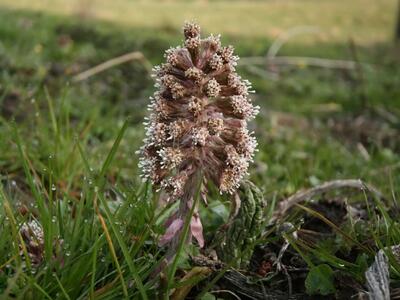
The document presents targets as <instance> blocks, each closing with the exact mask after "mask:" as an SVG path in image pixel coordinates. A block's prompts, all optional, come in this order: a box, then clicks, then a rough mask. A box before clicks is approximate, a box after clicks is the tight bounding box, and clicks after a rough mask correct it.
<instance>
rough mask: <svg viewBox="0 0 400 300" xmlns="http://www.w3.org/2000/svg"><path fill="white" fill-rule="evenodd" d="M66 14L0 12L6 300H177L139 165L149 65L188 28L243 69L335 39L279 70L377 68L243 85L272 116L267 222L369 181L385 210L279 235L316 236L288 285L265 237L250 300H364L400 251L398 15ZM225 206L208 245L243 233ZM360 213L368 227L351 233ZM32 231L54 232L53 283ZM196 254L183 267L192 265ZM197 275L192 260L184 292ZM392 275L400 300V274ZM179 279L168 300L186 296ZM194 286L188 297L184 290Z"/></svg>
mask: <svg viewBox="0 0 400 300" xmlns="http://www.w3.org/2000/svg"><path fill="white" fill-rule="evenodd" d="M56 2H57V3H55V2H54V1H51V4H50V2H49V1H48V2H46V1H35V2H34V3H31V2H28V1H18V2H16V1H8V0H3V1H1V2H0V103H1V112H0V173H1V181H2V192H1V195H0V201H1V202H2V209H1V210H0V295H1V296H2V297H4V298H19V299H40V298H43V299H45V298H47V299H64V298H66V299H83V298H87V297H88V296H90V297H92V298H96V299H100V298H101V299H119V298H121V296H123V295H125V296H128V297H130V298H134V299H135V298H139V299H140V298H144V294H145V293H147V294H148V295H149V297H150V298H152V295H154V294H155V293H156V291H157V290H162V288H160V286H158V285H157V284H158V283H157V281H156V280H152V279H151V276H150V274H151V272H152V271H153V270H154V268H155V267H156V266H157V264H158V263H159V262H160V261H162V256H163V254H164V252H163V249H159V248H158V247H157V244H156V241H157V238H158V237H159V235H160V234H161V233H162V232H163V227H162V226H161V225H162V221H163V218H159V215H158V214H159V211H157V210H156V209H155V200H156V198H157V197H156V196H154V195H153V194H152V191H151V187H149V186H147V185H143V184H142V183H141V181H140V180H139V177H138V170H137V166H136V165H137V160H138V158H137V156H136V155H135V151H136V150H137V149H138V148H139V146H140V144H141V139H142V138H143V125H142V121H143V118H144V116H145V115H146V110H145V107H146V105H147V103H148V97H149V96H150V95H151V94H152V92H153V81H152V79H151V78H150V76H149V72H148V63H149V64H152V65H154V64H158V63H160V62H161V61H162V59H163V58H162V54H163V51H164V50H165V49H167V48H169V46H170V45H176V44H178V43H180V41H181V39H182V38H181V35H180V29H179V27H180V25H181V23H182V22H183V20H184V19H185V18H192V17H195V18H196V19H197V20H198V21H199V23H200V24H201V25H202V26H203V28H204V31H207V32H215V33H216V32H221V33H223V34H224V35H223V42H224V43H232V44H234V45H235V47H236V49H237V52H238V54H239V55H241V56H242V57H255V56H263V55H265V53H267V51H268V49H269V47H270V45H271V43H272V42H273V41H274V39H275V38H276V37H277V35H278V34H279V33H282V32H283V31H285V30H286V29H288V28H291V27H292V26H304V25H307V26H308V25H311V26H317V27H319V28H320V29H321V30H322V31H321V32H320V33H317V34H303V35H300V36H298V37H295V38H293V40H289V41H288V42H287V43H286V44H285V45H284V46H283V47H282V48H281V49H280V51H279V53H278V55H284V56H298V57H306V56H312V57H322V58H330V59H344V60H352V61H354V60H355V61H358V62H362V63H363V64H357V65H356V69H355V70H342V69H327V68H317V67H307V66H306V61H305V60H303V61H302V60H300V61H298V62H297V63H296V64H295V65H291V66H286V65H285V66H277V65H275V66H270V67H269V69H268V72H265V68H263V67H262V66H261V67H260V66H258V67H257V68H254V66H253V65H250V64H249V60H247V62H246V60H243V61H244V63H243V65H241V66H240V67H239V73H241V74H242V75H243V76H244V77H247V78H249V79H250V80H251V81H252V82H253V83H254V87H255V90H256V91H257V94H256V95H255V102H256V103H257V104H258V105H260V106H261V108H262V110H261V113H260V116H259V117H258V119H257V120H256V122H255V124H254V125H253V127H254V130H255V132H256V136H257V137H258V140H259V144H260V146H259V149H260V150H259V152H258V154H257V156H256V159H255V163H254V165H253V167H252V169H251V171H250V174H251V176H250V179H251V180H252V181H253V182H255V183H256V184H257V186H259V187H260V188H261V189H262V190H263V194H264V197H265V199H267V201H268V205H267V209H266V212H265V213H266V216H265V220H266V221H268V219H267V216H268V211H269V209H271V210H272V209H273V208H274V203H275V202H279V201H281V200H283V199H284V198H286V197H288V196H290V195H292V194H293V193H295V192H296V191H299V190H301V189H306V188H311V187H315V186H318V185H319V184H321V183H323V182H325V181H329V180H333V179H348V178H355V179H358V178H360V179H362V180H363V181H364V182H366V183H368V184H369V185H371V186H374V187H375V188H376V189H378V190H379V191H380V192H381V193H382V194H383V195H384V197H383V198H382V197H376V194H374V195H375V196H371V194H369V193H366V192H364V191H362V190H359V189H342V190H334V191H331V192H326V193H323V194H322V195H317V196H315V197H313V200H316V201H315V202H313V203H312V204H307V205H308V207H310V208H311V209H312V211H313V212H315V211H317V212H319V213H320V214H313V213H311V212H308V213H306V212H305V210H304V209H299V208H297V209H296V210H294V211H290V213H288V214H286V215H285V216H283V217H282V219H279V220H278V223H282V222H284V221H290V222H291V223H292V224H293V225H294V226H295V228H301V229H300V230H299V232H298V234H299V239H298V240H297V242H296V241H293V240H290V241H291V242H292V246H290V247H289V249H288V253H287V254H286V256H284V260H283V263H284V265H286V266H288V268H289V276H285V275H284V272H277V273H275V270H276V266H273V262H274V258H271V256H274V255H275V256H277V254H278V252H279V250H280V248H281V246H282V244H283V243H284V239H283V238H282V236H284V235H283V234H282V233H280V234H279V232H281V231H279V230H276V226H275V225H276V224H275V223H274V224H272V225H271V224H265V225H264V227H263V229H262V232H263V234H262V236H261V237H260V236H258V239H257V241H256V244H257V247H256V248H255V249H256V250H255V255H254V257H253V259H252V262H251V264H250V265H251V266H250V267H248V266H243V265H242V266H239V267H240V268H239V269H238V270H239V271H240V272H241V273H240V274H245V275H246V276H248V280H245V281H246V282H253V283H254V284H252V285H245V284H244V283H243V282H241V283H240V280H239V283H240V288H242V289H244V286H246V287H247V288H249V289H250V290H251V291H253V292H254V293H256V292H257V293H258V292H259V293H261V295H263V294H262V290H263V289H262V286H264V290H268V291H270V290H272V291H277V292H280V291H283V292H287V284H288V280H289V279H288V278H291V280H290V282H292V289H293V291H292V292H293V295H296V294H297V295H304V293H306V292H308V293H309V294H310V293H314V292H315V293H327V294H329V295H330V296H331V297H335V296H336V297H337V298H340V297H342V298H343V297H344V298H346V297H348V295H354V294H355V293H357V291H358V290H363V289H365V286H364V284H365V280H364V272H365V270H366V268H367V267H368V265H370V264H371V263H372V261H373V258H374V255H375V253H376V252H377V250H378V249H379V248H383V247H385V246H390V245H395V244H399V243H400V229H399V224H398V222H397V220H398V219H399V210H398V208H397V205H398V204H396V203H398V199H399V197H400V195H399V193H400V189H399V184H400V155H399V150H400V89H399V86H400V65H399V56H398V51H399V50H398V49H396V48H395V47H394V46H393V45H392V43H391V32H392V29H393V26H394V16H392V14H394V11H395V1H389V0H385V1H362V0H358V1H351V2H349V1H335V2H333V1H287V2H285V4H282V3H281V2H277V1H276V2H275V1H270V2H266V3H263V2H254V3H251V4H248V3H244V2H242V1H235V2H232V3H229V4H228V3H227V2H217V3H210V4H206V3H201V4H200V3H197V2H195V3H185V4H182V3H178V2H162V3H158V4H147V2H140V3H136V2H133V1H132V2H130V1H122V0H119V1H112V2H108V1H93V2H92V1H87V2H85V3H86V4H85V5H77V4H76V3H74V4H71V3H70V2H66V1H64V2H63V1H56ZM67 3H68V4H67ZM111 3H112V4H111ZM328 12H329V13H328ZM175 16H179V17H175ZM238 20H239V21H238ZM131 51H140V52H141V53H143V55H144V56H145V57H146V59H147V60H148V63H142V62H131V63H126V64H123V65H121V66H118V67H114V68H111V69H109V70H107V71H105V72H103V73H100V74H98V75H95V76H93V77H91V78H89V79H87V80H84V81H81V82H74V81H73V80H72V77H73V75H75V74H78V73H80V72H82V71H84V70H86V69H88V68H90V67H92V66H95V65H97V64H99V63H101V62H103V61H106V60H108V59H110V58H113V57H116V56H119V55H122V54H125V53H128V52H131ZM260 70H261V71H260ZM153 196H154V197H153ZM210 199H212V200H213V201H211V203H210V205H209V207H208V208H204V209H203V210H202V212H201V213H202V217H203V219H204V224H206V225H205V232H206V237H207V244H208V245H211V244H212V240H213V237H214V233H215V229H216V228H218V227H219V226H220V225H221V224H223V223H224V222H225V221H226V219H227V216H228V205H227V202H228V200H227V199H225V198H222V199H221V198H220V197H219V195H218V194H217V193H215V194H214V193H213V194H212V195H211V197H210ZM317 200H320V201H317ZM221 202H222V203H223V204H225V205H221ZM303 204H304V203H303ZM374 208H375V209H374ZM355 210H356V212H357V213H358V214H359V215H354V214H352V217H351V218H349V217H348V212H349V211H352V212H353V213H354V211H355ZM321 214H322V215H324V216H325V217H327V218H328V219H329V220H331V221H332V222H333V223H334V224H335V225H336V227H335V226H333V225H332V223H329V222H327V221H326V219H323V218H322V217H321ZM360 215H362V216H361V217H360ZM32 217H34V218H36V219H37V220H39V222H40V224H41V226H42V227H43V229H44V238H45V243H44V245H43V247H42V248H43V249H39V250H40V251H38V253H39V254H38V255H37V259H38V261H39V262H40V263H39V264H38V265H39V266H36V265H35V264H34V260H32V265H31V264H29V263H27V262H25V261H26V259H25V256H26V255H27V252H29V250H32V249H29V247H28V249H24V248H23V247H22V249H21V246H19V245H20V244H21V239H23V238H24V237H23V236H19V235H18V230H19V229H20V227H21V224H22V223H24V222H25V221H27V220H30V219H32ZM164 218H165V217H164ZM39 248H40V247H39ZM36 250H38V249H36ZM198 251H199V250H198V249H197V248H196V247H192V248H188V249H185V253H186V254H187V253H191V254H198ZM21 253H22V256H21ZM203 254H208V253H203ZM272 254H274V255H272ZM194 264H195V263H193V262H192V261H190V260H188V257H187V255H183V256H182V259H181V261H180V262H179V268H178V272H177V273H176V276H177V277H176V278H179V277H180V276H183V275H184V272H185V271H188V270H190V269H192V268H193V266H194ZM392 264H393V268H392V269H391V276H392V289H394V291H396V288H398V286H399V283H398V280H399V278H400V277H399V272H400V268H399V266H398V264H397V265H396V263H395V262H393V261H392ZM321 265H322V266H323V267H321V269H322V270H323V271H324V272H323V273H325V274H329V276H325V277H324V276H322V277H323V278H325V279H326V278H327V280H326V282H328V283H326V282H325V284H323V285H322V286H324V287H325V288H326V289H325V290H323V291H321V290H319V291H314V290H313V289H312V287H313V284H312V283H310V282H312V279H313V277H312V276H309V277H308V281H306V280H305V278H306V276H307V274H309V270H313V272H314V273H313V274H315V273H317V274H318V272H320V269H318V268H317V267H318V266H321ZM290 268H292V269H290ZM316 268H317V269H316ZM326 268H328V270H327V269H326ZM218 271H219V269H218V270H217V271H216V272H218ZM331 273H332V274H331ZM171 274H172V275H174V274H173V273H167V279H170V280H171V281H170V288H176V287H178V290H179V287H180V286H179V285H177V284H176V282H174V281H173V280H172V279H173V278H172V277H173V276H172V275H171ZM213 274H214V275H215V273H213ZM226 274H231V273H229V272H228V273H225V275H226ZM235 274H236V273H233V275H232V274H231V275H230V276H231V277H229V276H222V278H223V279H222V280H220V281H218V282H217V284H216V285H213V284H210V285H208V283H212V282H211V280H212V278H214V277H212V276H214V275H212V276H211V277H208V278H207V279H206V280H203V281H201V282H200V283H198V284H197V285H196V287H194V288H193V289H192V291H191V294H190V297H196V296H198V295H201V294H203V296H202V297H205V298H206V297H209V298H207V299H213V297H214V296H218V297H234V295H233V294H230V293H229V294H224V293H222V292H220V293H218V292H215V291H216V290H229V289H231V290H232V291H233V292H234V293H235V292H236V293H237V290H238V287H236V288H235V285H234V284H233V283H237V282H238V280H237V278H238V277H237V274H236V275H235ZM221 275H222V273H221ZM232 276H233V277H234V278H236V280H231V279H232ZM235 276H236V277H235ZM349 278H353V279H352V280H350V279H349ZM197 279H198V278H197ZM396 280H397V281H396ZM194 281H196V278H195V279H194ZM305 281H306V282H308V288H307V291H306V286H307V284H306V283H305ZM177 282H178V281H177ZM246 284H247V283H246ZM191 285H192V281H190V280H189V281H187V282H186V284H184V286H186V287H188V286H191ZM310 285H311V287H310ZM317 285H320V283H318V284H317ZM162 286H163V285H162V284H161V287H162ZM207 290H208V291H209V292H208V293H206V291H207ZM340 292H346V293H347V294H346V295H345V296H344V295H343V294H340ZM213 295H214V296H213ZM255 295H256V294H255ZM239 296H240V297H244V295H241V294H239ZM188 297H189V296H188ZM254 297H255V296H254ZM299 297H300V296H299ZM316 297H318V296H316Z"/></svg>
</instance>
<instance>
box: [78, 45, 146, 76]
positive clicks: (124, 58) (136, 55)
mask: <svg viewBox="0 0 400 300" xmlns="http://www.w3.org/2000/svg"><path fill="white" fill-rule="evenodd" d="M133 60H137V61H140V62H142V63H143V65H144V66H145V67H146V69H147V71H148V72H149V73H150V72H151V68H152V65H151V63H150V62H149V61H148V60H147V59H146V57H145V56H144V55H143V53H142V52H139V51H134V52H130V53H127V54H124V55H121V56H118V57H115V58H112V59H110V60H107V61H105V62H103V63H101V64H99V65H97V66H95V67H93V68H90V69H89V70H86V71H84V72H82V73H79V74H77V75H75V76H74V77H72V81H74V82H79V81H83V80H86V79H88V78H89V77H91V76H93V75H96V74H98V73H100V72H103V71H105V70H107V69H110V68H112V67H115V66H117V65H120V64H123V63H126V62H128V61H133Z"/></svg>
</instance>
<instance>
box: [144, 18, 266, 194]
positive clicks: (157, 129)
mask: <svg viewBox="0 0 400 300" xmlns="http://www.w3.org/2000/svg"><path fill="white" fill-rule="evenodd" d="M183 33H184V37H185V41H184V45H183V46H179V47H176V48H171V49H169V50H167V51H166V53H165V58H166V63H164V64H162V65H160V66H157V67H155V68H154V77H155V78H156V88H157V91H156V92H155V94H154V96H153V97H151V104H150V105H149V110H150V116H149V117H148V118H147V121H146V123H145V125H146V126H147V132H146V138H145V139H144V145H143V146H142V148H141V149H140V151H139V154H140V162H139V166H140V168H141V170H142V176H143V178H144V179H150V180H151V181H152V182H153V184H155V185H156V186H158V187H160V188H161V189H163V190H164V191H166V192H167V193H168V195H169V196H170V199H174V200H175V199H178V198H179V197H181V196H182V195H183V193H184V186H185V183H186V181H187V180H188V178H189V177H190V176H191V175H193V174H194V172H196V171H198V170H201V171H202V174H203V176H204V179H205V180H207V181H208V182H213V183H214V184H215V185H216V186H217V187H218V189H219V190H220V192H221V193H230V194H231V193H233V192H234V191H235V190H236V189H237V187H238V186H239V182H240V180H241V179H242V178H243V176H244V175H246V173H247V169H248V166H249V162H250V161H251V160H252V158H253V155H254V152H255V150H256V147H257V142H256V140H255V138H254V136H253V135H252V132H249V131H248V130H247V122H248V121H249V120H251V119H253V118H254V117H255V116H256V115H257V113H258V111H259V108H258V107H257V106H254V105H253V104H252V102H251V99H250V98H249V93H251V92H252V91H251V85H250V83H249V82H248V81H247V80H243V79H242V78H241V77H240V76H239V75H238V74H237V73H236V71H235V66H236V64H237V60H238V57H237V56H235V55H234V49H233V47H232V46H228V47H222V46H221V42H220V37H219V36H215V35H211V36H209V37H207V38H201V36H200V27H199V26H198V25H197V24H194V23H186V24H185V25H184V28H183Z"/></svg>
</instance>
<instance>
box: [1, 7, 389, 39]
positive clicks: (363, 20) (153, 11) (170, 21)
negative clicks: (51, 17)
mask: <svg viewBox="0 0 400 300" xmlns="http://www.w3.org/2000/svg"><path fill="white" fill-rule="evenodd" d="M0 5H1V6H3V7H8V8H12V9H26V10H30V11H42V12H49V13H56V14H60V15H77V14H78V15H79V14H80V15H86V16H90V17H94V18H98V19H100V20H107V21H111V22H113V23H116V24H122V25H126V26H129V27H145V28H152V29H157V28H173V29H176V28H179V27H180V26H181V24H182V23H183V22H184V21H185V20H190V19H195V20H197V21H198V22H199V23H201V24H202V25H203V26H204V28H209V29H208V30H209V31H212V32H215V33H227V34H231V35H235V36H246V37H248V36H252V37H266V38H273V37H276V36H277V35H279V34H280V33H282V32H284V31H286V30H288V29H289V28H292V27H295V26H306V25H307V26H316V27H317V28H318V29H319V30H320V32H319V33H318V34H316V35H315V36H314V37H306V38H304V37H303V36H302V37H300V38H299V39H298V41H302V42H303V41H307V42H326V41H329V42H346V41H347V40H348V39H349V38H353V39H355V40H356V41H357V42H359V43H362V44H372V43H378V42H383V41H386V40H388V39H390V38H391V36H392V34H393V33H392V32H393V30H394V26H395V15H396V13H395V12H396V1H395V0H379V1H373V0H353V1H346V0H307V1H298V0H285V1H277V0H271V1H135V0H132V1H129V0H113V1H109V0H84V1H83V0H71V1H67V0H34V1H32V0H19V1H13V0H2V1H1V2H0Z"/></svg>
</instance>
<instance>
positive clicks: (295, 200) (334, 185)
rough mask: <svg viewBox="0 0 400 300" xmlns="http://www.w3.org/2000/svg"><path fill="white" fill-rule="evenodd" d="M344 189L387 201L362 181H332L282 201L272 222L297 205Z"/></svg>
mask: <svg viewBox="0 0 400 300" xmlns="http://www.w3.org/2000/svg"><path fill="white" fill-rule="evenodd" d="M342 188H355V189H359V190H365V191H367V192H370V193H371V194H373V195H375V196H376V197H377V198H380V199H385V198H384V196H383V194H382V193H381V192H380V191H378V190H377V189H376V188H374V187H373V186H370V185H368V184H366V183H364V182H363V181H362V180H361V179H344V180H332V181H327V182H325V183H323V184H321V185H318V186H316V187H313V188H311V189H308V190H305V191H299V192H297V193H295V194H294V195H292V196H290V197H289V198H286V199H285V200H283V201H281V202H280V203H279V205H278V209H277V211H276V212H275V214H274V215H273V216H272V219H271V221H270V222H274V221H275V220H277V219H279V218H281V217H283V216H284V215H285V214H286V213H287V212H288V211H289V210H290V209H291V208H292V207H293V206H295V205H296V204H299V203H301V202H304V201H307V200H310V199H311V198H313V197H315V196H317V195H319V194H322V193H325V192H328V191H331V190H335V189H342Z"/></svg>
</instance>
